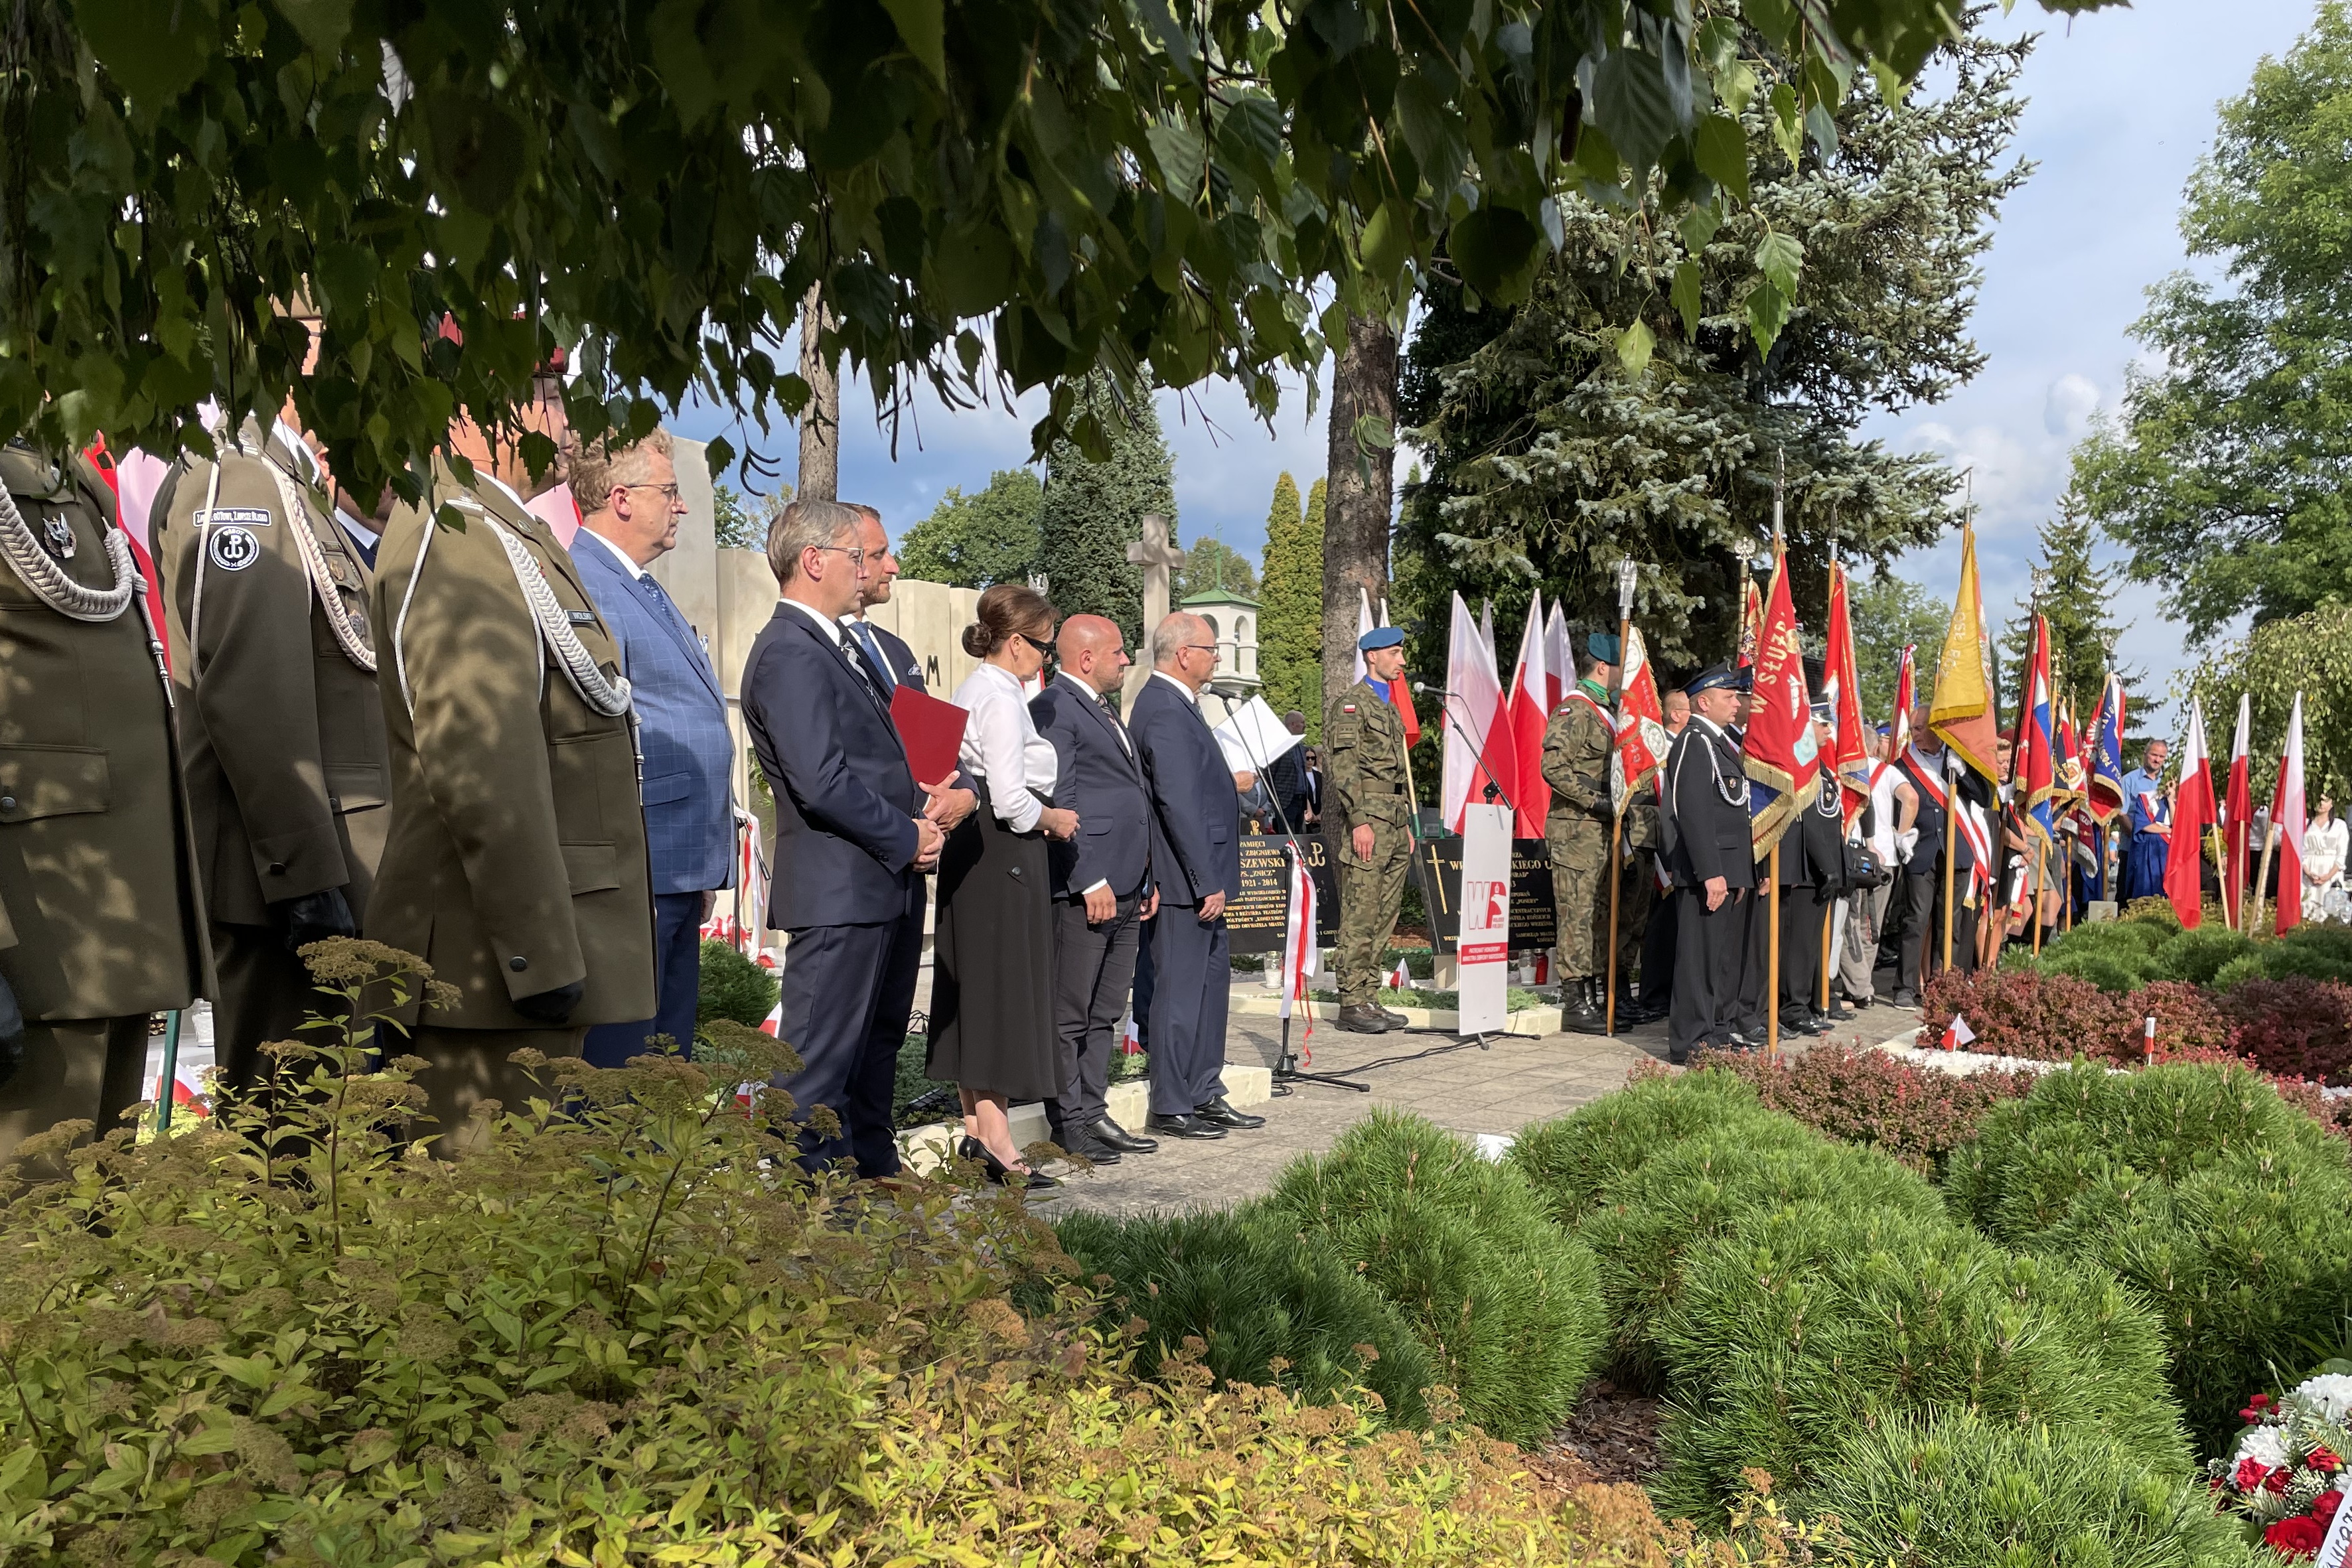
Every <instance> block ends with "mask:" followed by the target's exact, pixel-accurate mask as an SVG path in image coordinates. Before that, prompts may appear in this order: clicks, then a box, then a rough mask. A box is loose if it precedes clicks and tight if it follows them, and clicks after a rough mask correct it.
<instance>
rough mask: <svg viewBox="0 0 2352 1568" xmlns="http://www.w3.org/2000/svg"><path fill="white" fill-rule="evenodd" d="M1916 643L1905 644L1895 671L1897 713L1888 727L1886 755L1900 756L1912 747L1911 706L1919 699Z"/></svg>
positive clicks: (1917, 647) (1917, 648)
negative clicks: (1915, 663)
mask: <svg viewBox="0 0 2352 1568" xmlns="http://www.w3.org/2000/svg"><path fill="white" fill-rule="evenodd" d="M1918 652H1919V645H1918V644H1917V643H1905V644H1904V645H1903V663H1902V665H1901V666H1900V667H1899V668H1898V669H1896V671H1895V714H1894V716H1893V717H1892V718H1891V719H1890V720H1889V721H1888V723H1887V727H1886V755H1887V756H1889V757H1900V756H1902V755H1903V754H1904V753H1905V752H1906V751H1908V750H1910V749H1911V708H1912V705H1913V704H1915V703H1916V702H1917V701H1918V700H1919V674H1918V671H1917V670H1916V668H1914V664H1913V662H1914V660H1915V659H1916V656H1917V654H1918Z"/></svg>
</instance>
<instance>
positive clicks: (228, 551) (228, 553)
mask: <svg viewBox="0 0 2352 1568" xmlns="http://www.w3.org/2000/svg"><path fill="white" fill-rule="evenodd" d="M206 553H207V554H209V555H210V556H211V558H212V563H213V564H214V565H215V566H216V567H218V568H220V569H221V570H223V571H243V570H245V569H246V568H247V567H248V566H251V565H252V564H253V563H254V562H255V561H257V560H258V559H261V541H260V540H258V539H257V538H254V537H253V530H252V529H251V528H243V527H231V528H215V529H214V530H213V532H212V542H211V543H210V544H209V545H208V546H207V547H206Z"/></svg>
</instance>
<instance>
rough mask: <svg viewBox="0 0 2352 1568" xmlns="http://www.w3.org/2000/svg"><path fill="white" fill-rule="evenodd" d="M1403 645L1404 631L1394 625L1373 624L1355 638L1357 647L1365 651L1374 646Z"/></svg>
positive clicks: (1368, 651) (1394, 646) (1389, 646)
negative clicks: (1368, 629)
mask: <svg viewBox="0 0 2352 1568" xmlns="http://www.w3.org/2000/svg"><path fill="white" fill-rule="evenodd" d="M1403 645H1404V633H1403V632H1401V631H1399V630H1398V629H1397V628H1396V627H1394V626H1375V627H1373V628H1372V629H1371V630H1370V631H1369V632H1365V633H1364V634H1363V635H1362V636H1360V637H1359V638H1357V639H1356V646H1357V648H1358V649H1359V650H1360V651H1361V652H1363V653H1370V652H1371V651H1372V650H1373V649H1375V648H1398V647H1402V646H1403Z"/></svg>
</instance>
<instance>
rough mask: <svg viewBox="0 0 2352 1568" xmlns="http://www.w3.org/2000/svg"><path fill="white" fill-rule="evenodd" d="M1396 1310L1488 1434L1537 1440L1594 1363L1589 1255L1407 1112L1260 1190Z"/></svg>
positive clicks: (1367, 1125)
mask: <svg viewBox="0 0 2352 1568" xmlns="http://www.w3.org/2000/svg"><path fill="white" fill-rule="evenodd" d="M1268 1206H1269V1208H1270V1210H1271V1211H1272V1212H1273V1213H1276V1214H1278V1215H1279V1216H1280V1217H1281V1218H1282V1219H1283V1221H1284V1223H1286V1225H1289V1226H1290V1227H1292V1228H1295V1229H1296V1230H1297V1231H1298V1232H1299V1233H1300V1234H1301V1235H1302V1236H1303V1237H1305V1238H1306V1239H1308V1240H1309V1241H1316V1242H1320V1243H1322V1244H1324V1245H1328V1247H1329V1248H1330V1249H1331V1250H1332V1252H1333V1253H1334V1254H1335V1255H1336V1256H1337V1257H1339V1260H1341V1261H1343V1262H1344V1263H1346V1264H1348V1265H1349V1267H1351V1268H1353V1269H1356V1270H1360V1272H1361V1273H1362V1274H1363V1276H1364V1278H1365V1279H1366V1280H1367V1281H1370V1283H1371V1284H1372V1285H1373V1286H1374V1287H1375V1288H1376V1289H1378V1290H1379V1291H1380V1292H1381V1294H1382V1295H1384V1296H1386V1297H1387V1298H1388V1299H1389V1300H1390V1301H1391V1302H1393V1303H1394V1304H1395V1305H1396V1307H1397V1309H1398V1311H1400V1312H1402V1313H1403V1314H1404V1318H1405V1321H1406V1322H1409V1323H1411V1324H1412V1327H1413V1331H1414V1332H1415V1333H1417V1334H1418V1335H1419V1336H1420V1337H1421V1340H1422V1343H1423V1344H1424V1345H1426V1346H1427V1347H1428V1348H1429V1350H1430V1352H1431V1353H1432V1354H1433V1357H1434V1360H1435V1363H1436V1366H1437V1371H1438V1374H1439V1375H1440V1377H1441V1379H1442V1380H1443V1381H1444V1382H1445V1383H1446V1384H1447V1385H1449V1386H1451V1387H1452V1388H1453V1389H1454V1391H1455V1393H1456V1394H1457V1395H1458V1396H1460V1398H1461V1401H1462V1408H1463V1413H1464V1414H1465V1416H1467V1417H1468V1418H1469V1419H1471V1420H1473V1421H1475V1422H1476V1423H1478V1424H1479V1425H1480V1426H1482V1427H1486V1429H1487V1430H1488V1431H1490V1432H1493V1433H1495V1434H1496V1435H1497V1436H1499V1437H1508V1438H1510V1439H1512V1440H1513V1441H1519V1442H1532V1441H1535V1440H1537V1439H1538V1438H1540V1437H1548V1436H1549V1435H1550V1434H1551V1432H1552V1431H1553V1430H1554V1429H1555V1428H1556V1427H1558V1426H1559V1422H1560V1420H1561V1419H1562V1418H1563V1417H1564V1416H1566V1415H1567V1413H1568V1410H1569V1409H1570V1406H1573V1405H1574V1403H1575V1401H1576V1396H1577V1393H1578V1391H1579V1390H1580V1388H1581V1387H1582V1386H1583V1384H1584V1379H1585V1376H1586V1375H1587V1374H1588V1373H1589V1372H1591V1369H1592V1365H1593V1363H1594V1361H1595V1360H1596V1359H1597V1358H1598V1356H1599V1354H1600V1350H1601V1339H1602V1335H1603V1332H1604V1324H1603V1320H1602V1317H1601V1298H1600V1291H1599V1287H1598V1284H1597V1281H1596V1280H1595V1278H1594V1268H1593V1261H1592V1254H1591V1251H1590V1250H1588V1249H1586V1248H1585V1247H1584V1245H1583V1244H1582V1243H1581V1242H1579V1241H1576V1240H1574V1239H1571V1238H1570V1237H1569V1236H1567V1235H1566V1234H1564V1233H1563V1232H1562V1231H1561V1230H1560V1229H1559V1228H1558V1227H1557V1226H1555V1225H1553V1224H1552V1222H1551V1221H1550V1220H1549V1218H1546V1217H1545V1215H1544V1212H1543V1206H1542V1205H1541V1204H1540V1203H1539V1202H1538V1200H1537V1197H1536V1195H1535V1193H1534V1192H1533V1191H1532V1190H1531V1189H1530V1188H1529V1187H1528V1184H1527V1180H1526V1178H1525V1177H1523V1176H1520V1175H1519V1173H1518V1172H1517V1171H1516V1170H1514V1169H1511V1168H1509V1167H1507V1166H1500V1165H1493V1164H1489V1163H1488V1162H1486V1161H1485V1160H1482V1159H1480V1158H1479V1157H1478V1155H1477V1154H1476V1153H1475V1151H1474V1150H1473V1149H1472V1148H1471V1147H1470V1145H1468V1144H1466V1143H1465V1142H1464V1141H1463V1140H1461V1139H1460V1138H1457V1137H1455V1136H1454V1134H1451V1133H1447V1132H1444V1131H1443V1130H1441V1129H1440V1128H1437V1127H1435V1126H1433V1125H1431V1124H1429V1123H1427V1122H1424V1121H1423V1120H1421V1119H1420V1118H1419V1117H1415V1116H1405V1115H1400V1114H1397V1113H1393V1112H1387V1111H1375V1112H1373V1113H1372V1114H1371V1115H1370V1117H1368V1118H1367V1119H1366V1120H1364V1121H1361V1122H1359V1123H1357V1124H1355V1125H1354V1126H1352V1127H1349V1129H1348V1130H1347V1131H1346V1132H1345V1133H1343V1134H1340V1136H1339V1142H1338V1143H1337V1144H1335V1145H1333V1146H1332V1149H1331V1152H1330V1153H1329V1154H1328V1155H1325V1156H1323V1157H1321V1158H1319V1159H1318V1158H1317V1157H1315V1156H1312V1155H1309V1156H1307V1157H1306V1158H1303V1159H1300V1160H1298V1161H1297V1162H1295V1163H1294V1164H1292V1166H1290V1167H1289V1169H1287V1170H1286V1171H1285V1172H1284V1173H1283V1175H1282V1177H1281V1179H1280V1180H1279V1181H1278V1182H1277V1183H1276V1186H1275V1189H1274V1192H1273V1194H1272V1196H1271V1197H1270V1198H1269V1199H1268Z"/></svg>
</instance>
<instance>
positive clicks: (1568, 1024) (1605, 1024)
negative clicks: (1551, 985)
mask: <svg viewBox="0 0 2352 1568" xmlns="http://www.w3.org/2000/svg"><path fill="white" fill-rule="evenodd" d="M1559 1027H1560V1028H1562V1029H1564V1030H1567V1031H1568V1032H1569V1033H1570V1034H1606V1033H1608V1032H1609V1017H1608V1014H1607V1013H1605V1012H1604V1011H1602V1009H1601V997H1600V982H1599V981H1597V980H1592V979H1586V978H1579V979H1574V980H1570V981H1567V982H1565V983H1564V984H1562V985H1561V987H1560V988H1559Z"/></svg>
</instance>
